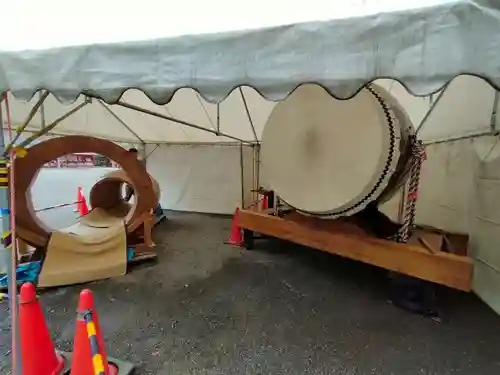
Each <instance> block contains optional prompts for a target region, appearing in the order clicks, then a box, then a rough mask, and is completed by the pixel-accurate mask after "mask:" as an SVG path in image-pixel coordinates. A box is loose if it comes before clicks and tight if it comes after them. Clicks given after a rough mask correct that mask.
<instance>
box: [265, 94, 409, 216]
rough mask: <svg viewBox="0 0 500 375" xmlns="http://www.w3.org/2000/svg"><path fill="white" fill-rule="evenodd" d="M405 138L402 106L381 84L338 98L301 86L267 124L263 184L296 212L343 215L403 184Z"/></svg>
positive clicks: (406, 123)
mask: <svg viewBox="0 0 500 375" xmlns="http://www.w3.org/2000/svg"><path fill="white" fill-rule="evenodd" d="M412 134H413V126H412V125H411V122H410V120H409V118H408V116H407V115H406V113H405V111H404V109H403V108H402V106H401V105H400V104H399V103H398V102H397V100H396V99H395V98H394V97H393V96H392V95H390V93H389V92H387V91H386V90H385V89H383V88H382V87H379V86H376V85H374V84H371V85H370V86H367V87H365V88H363V89H362V90H361V91H360V92H359V93H358V94H357V95H356V96H355V97H354V98H352V99H349V100H337V99H335V98H333V97H332V96H331V95H330V94H329V93H328V92H326V90H324V89H323V88H322V87H321V86H318V85H313V84H307V85H302V86H300V87H298V88H297V89H296V90H295V91H294V92H293V93H292V94H291V95H290V96H289V97H288V98H287V99H286V100H285V101H283V102H280V103H278V104H277V105H276V106H275V108H274V109H273V111H272V113H271V115H270V116H269V119H268V121H267V123H266V126H265V128H264V131H263V135H262V146H261V147H262V149H261V166H262V171H263V179H264V181H267V183H268V185H269V188H270V189H272V190H274V191H275V192H276V194H277V195H278V196H279V197H280V199H281V200H282V201H284V202H285V203H287V204H288V205H290V206H291V207H294V208H295V209H296V210H297V211H299V212H301V213H303V214H308V215H314V216H321V217H325V218H336V217H339V216H349V215H352V214H354V213H356V212H359V211H361V210H362V209H363V208H364V207H366V206H367V205H368V204H369V203H371V202H374V201H379V200H387V199H390V198H391V197H392V196H393V195H394V193H395V192H396V191H397V189H398V188H399V187H400V186H401V184H403V183H404V182H405V181H406V178H407V175H408V171H409V165H410V159H411V144H410V136H411V135H412Z"/></svg>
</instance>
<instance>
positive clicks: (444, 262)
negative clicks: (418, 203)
mask: <svg viewBox="0 0 500 375" xmlns="http://www.w3.org/2000/svg"><path fill="white" fill-rule="evenodd" d="M310 220H311V223H314V221H315V220H319V219H314V218H312V219H310ZM238 223H239V226H240V227H241V228H243V229H249V230H252V231H254V232H257V233H261V234H265V235H268V236H272V237H277V238H281V239H283V240H287V241H291V242H294V243H298V244H300V245H304V246H309V247H312V248H315V249H318V250H322V251H325V252H328V253H332V254H336V255H340V256H342V257H346V258H350V259H354V260H358V261H361V262H364V263H368V264H372V265H374V266H378V267H382V268H385V269H388V270H391V271H395V272H399V273H402V274H406V275H409V276H413V277H417V278H420V279H424V280H428V281H431V282H435V283H438V284H442V285H446V286H448V287H451V288H455V289H459V290H463V291H470V290H471V287H472V261H471V260H470V259H469V258H467V257H464V256H458V255H454V254H447V253H437V254H432V253H430V252H429V251H427V250H425V249H423V248H421V247H418V246H413V245H407V244H399V243H396V242H392V241H387V240H382V239H378V238H374V237H370V236H368V235H364V234H362V233H361V232H360V231H349V232H346V231H344V230H342V231H339V230H337V231H335V230H333V229H332V228H333V226H332V225H330V226H329V228H328V230H326V229H325V227H324V226H323V227H322V226H321V225H318V226H315V225H314V224H312V225H305V223H304V221H301V222H297V221H295V220H288V219H282V218H278V217H274V216H270V215H265V214H262V213H258V212H253V211H247V210H240V211H239V215H238Z"/></svg>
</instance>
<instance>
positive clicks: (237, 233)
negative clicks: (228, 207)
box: [225, 207, 243, 247]
mask: <svg viewBox="0 0 500 375" xmlns="http://www.w3.org/2000/svg"><path fill="white" fill-rule="evenodd" d="M239 212H240V209H239V208H238V207H236V210H235V212H234V217H233V224H232V226H231V235H230V236H229V238H228V240H227V241H226V242H225V243H226V244H228V245H233V246H238V247H243V234H242V233H241V228H240V226H239V224H238V214H239Z"/></svg>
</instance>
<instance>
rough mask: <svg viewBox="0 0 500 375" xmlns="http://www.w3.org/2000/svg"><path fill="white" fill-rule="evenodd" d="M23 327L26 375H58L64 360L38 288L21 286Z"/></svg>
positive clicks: (21, 340) (30, 285)
mask: <svg viewBox="0 0 500 375" xmlns="http://www.w3.org/2000/svg"><path fill="white" fill-rule="evenodd" d="M19 326H20V329H19V330H20V344H21V359H22V361H23V362H22V363H23V375H58V374H61V372H62V371H63V370H64V358H63V357H62V356H60V355H59V354H58V353H56V350H55V347H54V344H53V343H52V339H51V338H50V332H49V328H48V327H47V323H46V322H45V317H44V316H43V312H42V307H41V306H40V302H38V299H37V296H36V291H35V286H34V285H33V284H32V283H24V284H23V285H22V286H21V296H20V306H19Z"/></svg>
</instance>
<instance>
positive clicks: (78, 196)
mask: <svg viewBox="0 0 500 375" xmlns="http://www.w3.org/2000/svg"><path fill="white" fill-rule="evenodd" d="M82 197H83V193H82V187H81V186H78V189H77V190H76V203H75V209H74V210H73V211H74V212H80V208H81V206H82Z"/></svg>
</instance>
